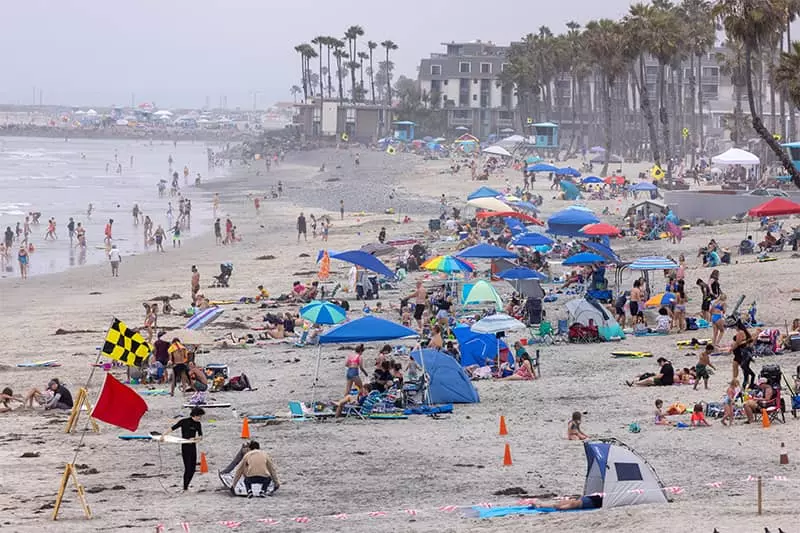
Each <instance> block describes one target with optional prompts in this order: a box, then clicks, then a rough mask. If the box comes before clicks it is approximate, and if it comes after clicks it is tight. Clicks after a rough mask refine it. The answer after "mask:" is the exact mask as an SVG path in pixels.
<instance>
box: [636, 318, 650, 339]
mask: <svg viewBox="0 0 800 533" xmlns="http://www.w3.org/2000/svg"><path fill="white" fill-rule="evenodd" d="M647 333H649V330H648V329H647V322H645V320H644V314H643V313H639V314H637V315H636V322H634V324H633V334H634V335H646V334H647Z"/></svg>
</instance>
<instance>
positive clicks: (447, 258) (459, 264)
mask: <svg viewBox="0 0 800 533" xmlns="http://www.w3.org/2000/svg"><path fill="white" fill-rule="evenodd" d="M420 268H424V269H425V270H433V271H436V272H444V273H446V274H450V273H452V272H472V271H474V270H475V266H474V265H473V264H472V263H470V262H469V261H464V260H463V259H461V258H460V257H456V256H453V255H438V256H436V257H432V258H430V259H428V260H427V261H425V262H424V263H422V265H420Z"/></svg>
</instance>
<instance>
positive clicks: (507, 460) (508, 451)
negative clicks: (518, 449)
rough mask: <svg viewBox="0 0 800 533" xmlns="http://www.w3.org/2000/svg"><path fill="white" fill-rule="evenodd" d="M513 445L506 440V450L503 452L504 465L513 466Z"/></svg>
mask: <svg viewBox="0 0 800 533" xmlns="http://www.w3.org/2000/svg"><path fill="white" fill-rule="evenodd" d="M511 464H512V463H511V446H509V445H508V443H507V442H506V451H505V453H504V454H503V466H511Z"/></svg>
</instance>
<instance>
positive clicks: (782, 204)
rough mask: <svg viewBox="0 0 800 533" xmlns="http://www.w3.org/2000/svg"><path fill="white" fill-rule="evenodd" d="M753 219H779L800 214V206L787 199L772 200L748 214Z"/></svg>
mask: <svg viewBox="0 0 800 533" xmlns="http://www.w3.org/2000/svg"><path fill="white" fill-rule="evenodd" d="M747 214H748V215H750V216H751V217H777V216H782V215H797V214H800V204H796V203H794V202H792V201H791V200H788V199H786V198H780V197H778V198H772V199H771V200H768V201H766V202H764V203H763V204H761V205H758V206H756V207H754V208H752V209H751V210H750V211H748V212H747Z"/></svg>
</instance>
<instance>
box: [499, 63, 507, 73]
mask: <svg viewBox="0 0 800 533" xmlns="http://www.w3.org/2000/svg"><path fill="white" fill-rule="evenodd" d="M507 68H508V63H501V64H500V72H505V71H506V69H507Z"/></svg>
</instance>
